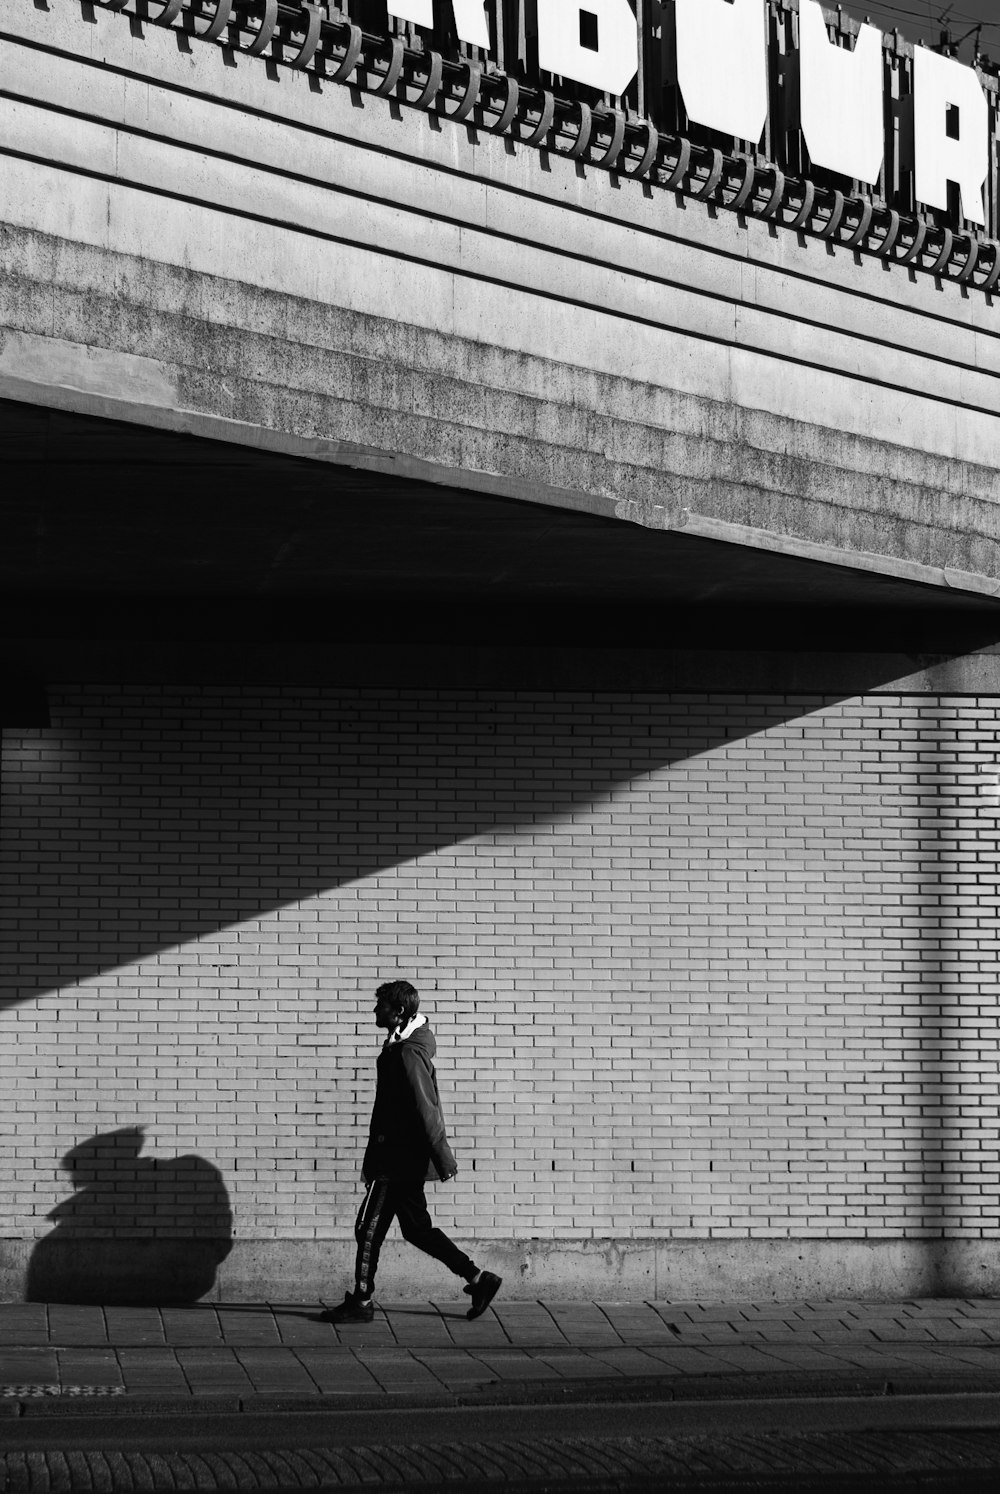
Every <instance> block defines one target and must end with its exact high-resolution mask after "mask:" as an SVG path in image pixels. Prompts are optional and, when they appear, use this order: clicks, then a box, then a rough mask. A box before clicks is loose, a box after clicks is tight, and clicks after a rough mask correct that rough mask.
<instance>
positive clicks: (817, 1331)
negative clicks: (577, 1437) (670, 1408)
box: [0, 1298, 1000, 1402]
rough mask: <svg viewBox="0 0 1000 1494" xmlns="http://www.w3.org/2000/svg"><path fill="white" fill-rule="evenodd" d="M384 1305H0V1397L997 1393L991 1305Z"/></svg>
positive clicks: (998, 1312)
mask: <svg viewBox="0 0 1000 1494" xmlns="http://www.w3.org/2000/svg"><path fill="white" fill-rule="evenodd" d="M466 1306H467V1303H465V1302H462V1303H458V1302H440V1303H432V1302H408V1303H387V1304H386V1305H385V1306H384V1307H383V1308H381V1309H380V1310H379V1312H378V1313H377V1315H376V1319H375V1321H374V1323H372V1324H371V1325H370V1326H367V1325H364V1326H350V1327H345V1328H340V1329H337V1328H334V1327H332V1326H331V1325H330V1324H327V1323H322V1322H319V1321H318V1313H319V1311H320V1308H319V1306H318V1305H315V1304H302V1303H293V1304H250V1303H223V1304H214V1305H209V1304H199V1305H197V1306H194V1307H189V1308H164V1309H157V1308H148V1307H147V1308H124V1307H109V1308H103V1309H102V1308H100V1307H67V1306H59V1305H53V1306H49V1307H46V1306H45V1305H42V1304H10V1305H0V1393H2V1395H3V1396H4V1397H6V1398H7V1400H8V1401H11V1400H14V1401H18V1400H24V1399H30V1398H32V1397H39V1396H46V1395H51V1396H56V1395H66V1396H74V1397H86V1396H94V1397H97V1396H108V1395H124V1396H136V1397H147V1398H149V1397H154V1398H158V1399H167V1398H171V1397H177V1396H181V1397H199V1398H202V1397H224V1398H227V1399H228V1400H229V1401H230V1402H232V1401H234V1400H236V1401H245V1400H246V1399H247V1398H248V1397H256V1396H266V1397H280V1398H282V1399H283V1400H295V1399H302V1398H314V1397H317V1396H324V1397H331V1398H337V1399H338V1400H339V1401H341V1402H346V1400H347V1399H349V1398H351V1397H354V1398H357V1397H366V1398H369V1399H370V1398H372V1397H374V1398H379V1397H392V1398H399V1397H400V1396H404V1395H405V1396H408V1397H411V1398H413V1397H418V1398H419V1397H426V1398H430V1399H434V1398H438V1399H442V1398H445V1399H446V1398H447V1397H449V1396H452V1397H459V1398H461V1397H466V1396H468V1395H469V1394H474V1395H483V1394H488V1393H489V1392H491V1391H493V1392H496V1393H497V1394H503V1393H504V1392H505V1391H510V1390H511V1387H519V1389H520V1392H522V1393H523V1392H524V1391H525V1389H526V1388H527V1389H528V1390H529V1391H530V1390H531V1389H532V1388H537V1391H538V1394H539V1397H540V1398H544V1397H545V1396H547V1395H551V1394H552V1391H553V1387H556V1388H557V1389H558V1388H559V1387H562V1388H563V1389H564V1390H569V1389H570V1387H571V1385H572V1382H581V1383H583V1382H586V1383H588V1384H590V1385H593V1384H594V1382H595V1381H601V1382H604V1384H605V1385H606V1386H608V1387H611V1389H612V1392H613V1388H614V1387H615V1386H616V1385H617V1386H618V1387H619V1389H620V1390H621V1392H622V1393H623V1394H624V1393H627V1387H629V1386H635V1385H636V1384H637V1383H638V1382H642V1383H643V1384H647V1383H648V1382H654V1381H660V1382H662V1385H663V1387H664V1390H665V1393H667V1394H677V1393H678V1391H679V1389H681V1387H689V1388H691V1390H692V1392H693V1393H697V1389H698V1385H699V1382H702V1383H704V1382H706V1381H707V1379H708V1378H709V1377H712V1378H714V1379H718V1378H719V1377H723V1378H725V1379H726V1380H727V1381H729V1382H730V1387H731V1388H730V1392H729V1393H738V1392H734V1390H733V1389H732V1386H733V1383H734V1382H736V1383H738V1384H739V1385H743V1386H745V1389H746V1393H747V1394H752V1393H754V1392H755V1390H756V1391H758V1392H759V1388H760V1387H761V1386H762V1385H764V1384H765V1382H766V1380H767V1377H770V1378H771V1380H775V1379H776V1378H777V1377H783V1378H784V1381H786V1382H788V1381H791V1380H797V1381H800V1382H801V1383H802V1385H803V1386H806V1385H807V1384H808V1383H814V1382H816V1380H817V1378H819V1379H822V1380H823V1381H824V1382H831V1381H844V1382H855V1381H857V1380H858V1377H867V1378H868V1379H870V1378H871V1377H872V1376H885V1377H886V1379H889V1380H895V1379H898V1378H900V1377H902V1378H903V1379H905V1380H906V1382H907V1385H908V1386H912V1387H913V1388H916V1382H917V1381H918V1380H921V1379H923V1380H926V1381H928V1382H940V1381H941V1380H942V1379H947V1378H950V1377H953V1378H954V1379H956V1380H967V1381H969V1382H970V1383H971V1381H972V1380H977V1381H978V1382H979V1383H980V1384H987V1385H990V1386H991V1388H992V1386H993V1385H994V1384H995V1386H996V1388H997V1389H1000V1302H995V1301H982V1300H976V1301H973V1300H952V1299H947V1300H933V1301H913V1302H897V1303H888V1304H887V1303H864V1302H793V1303H786V1304H775V1303H759V1304H758V1303H752V1302H746V1303H743V1302H741V1303H699V1302H645V1303H643V1302H626V1303H614V1302H608V1303H601V1302H505V1301H504V1300H503V1299H502V1298H500V1299H498V1300H497V1303H496V1305H495V1310H491V1311H490V1312H488V1313H487V1314H486V1315H484V1316H483V1317H482V1318H480V1319H479V1320H477V1321H476V1322H473V1323H470V1322H468V1321H467V1320H466V1318H465V1309H466Z"/></svg>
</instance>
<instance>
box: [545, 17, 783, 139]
mask: <svg viewBox="0 0 1000 1494" xmlns="http://www.w3.org/2000/svg"><path fill="white" fill-rule="evenodd" d="M539 3H541V0H539ZM676 17H677V77H678V81H679V83H680V89H681V94H682V96H683V98H684V107H685V109H686V110H687V112H688V118H689V119H692V120H694V121H695V122H696V123H697V124H701V125H707V126H708V127H709V128H710V129H713V130H721V131H722V133H723V134H725V135H735V136H736V138H737V139H739V140H750V141H752V142H753V143H754V144H755V145H756V144H757V143H758V142H759V140H760V137H761V135H762V133H763V130H764V125H765V123H766V122H767V14H766V8H765V0H676Z"/></svg>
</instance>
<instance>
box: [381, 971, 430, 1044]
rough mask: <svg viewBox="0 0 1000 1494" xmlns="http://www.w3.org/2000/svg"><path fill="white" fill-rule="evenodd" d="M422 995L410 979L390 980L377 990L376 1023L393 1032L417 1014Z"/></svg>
mask: <svg viewBox="0 0 1000 1494" xmlns="http://www.w3.org/2000/svg"><path fill="white" fill-rule="evenodd" d="M419 1006H420V997H419V996H418V995H417V993H416V990H415V988H414V987H413V986H411V985H410V982H409V981H408V980H389V981H386V983H385V985H383V986H379V988H378V990H377V991H376V992H375V1025H376V1027H387V1028H388V1029H389V1031H390V1032H392V1031H393V1030H394V1029H395V1028H397V1027H405V1025H406V1023H407V1022H409V1021H410V1020H411V1018H413V1017H415V1016H416V1015H417V1010H418V1008H419Z"/></svg>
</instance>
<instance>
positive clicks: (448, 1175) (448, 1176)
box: [441, 1167, 458, 1183]
mask: <svg viewBox="0 0 1000 1494" xmlns="http://www.w3.org/2000/svg"><path fill="white" fill-rule="evenodd" d="M457 1176H458V1168H457V1167H453V1168H452V1170H451V1172H443V1173H442V1174H441V1181H442V1183H450V1182H451V1180H452V1178H455V1177H457Z"/></svg>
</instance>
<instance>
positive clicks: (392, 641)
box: [0, 0, 1000, 1300]
mask: <svg viewBox="0 0 1000 1494" xmlns="http://www.w3.org/2000/svg"><path fill="white" fill-rule="evenodd" d="M8 9H9V12H10V14H9V15H8V16H7V17H6V18H5V21H4V27H5V29H4V31H3V34H2V35H0V126H2V128H0V261H2V267H3V275H2V278H0V454H2V459H3V488H2V500H0V501H2V511H3V527H4V544H3V548H2V551H0V586H2V589H3V596H4V614H5V622H4V628H3V636H2V639H0V721H2V722H3V724H4V725H5V727H6V728H7V730H6V731H5V744H4V745H5V758H4V781H3V788H4V814H5V821H4V823H5V834H4V838H3V843H2V846H0V851H2V854H3V856H4V867H3V877H4V887H5V891H6V892H7V894H8V899H9V900H8V908H9V910H10V916H9V918H8V922H7V927H6V929H5V932H4V948H3V966H2V969H0V994H2V1006H3V1010H2V1011H0V1021H2V1022H3V1023H4V1024H6V1025H5V1028H4V1032H5V1038H4V1044H3V1045H2V1052H3V1055H4V1058H3V1061H4V1062H6V1063H8V1065H9V1074H8V1082H7V1085H6V1089H5V1093H6V1094H7V1095H8V1097H9V1098H10V1105H11V1124H12V1125H13V1126H15V1127H16V1128H17V1129H16V1132H15V1134H16V1135H17V1136H18V1138H19V1144H18V1146H17V1147H12V1148H10V1149H9V1154H8V1157H7V1162H6V1164H5V1165H6V1172H5V1174H4V1175H3V1177H0V1200H2V1202H3V1207H4V1210H5V1218H6V1219H7V1220H8V1226H7V1228H8V1231H9V1234H10V1238H8V1239H7V1240H5V1241H0V1290H2V1291H3V1292H4V1293H5V1294H6V1295H10V1296H16V1295H18V1294H19V1293H21V1292H24V1291H26V1290H31V1291H33V1292H37V1293H38V1294H39V1295H45V1294H46V1293H47V1294H49V1295H50V1297H51V1298H52V1299H53V1300H83V1299H84V1298H85V1297H86V1296H87V1294H88V1293H90V1294H92V1295H93V1294H95V1293H96V1294H98V1295H104V1296H105V1297H106V1296H107V1293H108V1292H109V1291H110V1292H111V1293H112V1295H113V1293H114V1291H115V1290H119V1291H120V1293H122V1294H123V1295H122V1297H121V1300H148V1299H149V1298H150V1296H151V1295H155V1294H156V1292H157V1291H160V1292H162V1291H163V1290H165V1289H166V1288H165V1287H164V1282H165V1281H166V1280H167V1279H168V1277H169V1279H170V1281H171V1282H172V1285H171V1286H170V1288H169V1289H170V1290H175V1291H176V1292H178V1293H179V1294H180V1296H181V1297H183V1295H184V1292H185V1291H188V1294H189V1295H192V1294H193V1295H205V1294H210V1293H214V1294H217V1295H218V1294H222V1295H226V1296H230V1297H240V1296H244V1297H246V1296H259V1295H265V1296H269V1297H271V1298H275V1299H276V1298H278V1297H281V1296H284V1297H289V1296H292V1295H296V1294H300V1295H301V1294H308V1293H320V1292H327V1294H329V1285H330V1282H331V1273H333V1272H334V1271H336V1272H337V1273H340V1272H347V1271H348V1270H349V1265H350V1256H351V1252H352V1249H353V1246H352V1237H351V1222H352V1219H353V1212H354V1208H355V1207H356V1203H357V1196H356V1182H357V1179H356V1161H357V1156H358V1153H359V1148H360V1147H361V1146H362V1145H363V1140H364V1128H365V1122H366V1119H367V1111H368V1105H369V1102H370V1067H371V1064H370V1059H371V1052H370V1049H371V1041H370V1033H368V1032H367V1029H366V1021H367V1018H366V1013H367V1009H368V998H369V992H370V989H372V988H373V987H374V984H375V983H377V981H378V980H379V979H384V978H385V977H386V976H387V975H391V974H393V973H394V972H397V971H398V972H399V973H400V974H409V975H414V976H415V978H416V980H417V982H418V984H419V985H420V987H421V990H423V991H429V992H433V993H434V995H433V996H432V998H431V1000H432V1002H433V1004H434V1023H435V1027H436V1030H437V1031H438V1035H439V1037H440V1038H441V1040H442V1051H443V1053H444V1054H445V1055H451V1057H446V1058H445V1060H444V1061H445V1064H446V1065H448V1068H447V1088H448V1093H449V1096H450V1100H449V1103H450V1105H451V1112H450V1114H451V1116H452V1119H453V1123H454V1130H455V1134H456V1135H457V1136H459V1137H460V1138H462V1143H463V1149H462V1151H461V1153H460V1155H461V1156H462V1162H463V1166H462V1172H461V1174H460V1181H459V1183H458V1184H457V1186H456V1188H455V1189H454V1190H452V1192H451V1193H450V1194H449V1195H447V1196H446V1195H445V1194H444V1193H441V1194H439V1195H438V1207H439V1213H438V1215H437V1216H436V1217H438V1219H439V1221H440V1222H441V1223H442V1224H443V1226H444V1227H446V1228H447V1229H448V1230H449V1232H453V1233H454V1234H455V1235H456V1236H457V1237H458V1238H460V1239H465V1240H472V1239H475V1240H477V1242H478V1245H477V1248H480V1247H481V1253H482V1256H483V1260H484V1262H485V1261H487V1260H489V1261H492V1262H493V1263H494V1264H497V1265H500V1266H502V1268H503V1269H504V1271H505V1273H506V1274H507V1275H508V1278H509V1279H508V1289H509V1290H510V1291H511V1292H512V1294H518V1295H528V1296H531V1295H536V1294H537V1293H538V1292H540V1291H542V1290H544V1291H545V1292H546V1293H548V1294H549V1295H560V1294H562V1293H565V1294H572V1293H573V1292H575V1291H585V1292H588V1293H601V1292H605V1293H608V1294H612V1293H613V1294H617V1295H632V1294H634V1295H650V1294H658V1295H664V1294H666V1295H674V1296H678V1295H684V1296H691V1295H697V1294H698V1293H701V1292H705V1293H707V1294H711V1295H718V1294H719V1293H720V1292H725V1293H727V1294H738V1293H739V1292H740V1291H746V1292H748V1293H749V1292H754V1293H759V1292H765V1293H770V1294H773V1295H776V1296H778V1295H785V1296H788V1295H794V1294H796V1293H802V1294H810V1295H816V1294H822V1293H823V1292H824V1291H825V1292H827V1293H829V1294H831V1295H832V1294H835V1293H836V1294H843V1295H847V1294H849V1293H851V1292H864V1293H867V1294H869V1295H879V1296H891V1295H896V1294H899V1293H909V1294H914V1293H920V1292H933V1291H940V1292H946V1291H960V1292H963V1293H966V1294H969V1293H982V1292H984V1291H991V1290H1000V1246H998V1241H1000V1220H998V1218H997V1205H996V1199H997V1186H996V1145H997V1140H998V1136H997V1110H996V1097H995V1082H994V1076H995V1066H996V1060H997V1038H996V1034H997V1025H996V996H995V975H996V969H997V965H996V961H997V959H998V958H1000V929H998V926H997V919H998V916H1000V913H998V910H1000V849H998V848H1000V840H998V837H997V835H996V833H995V829H996V813H995V812H996V809H997V803H996V802H995V799H996V796H995V795H994V797H993V798H987V799H984V798H983V796H982V781H983V775H984V774H985V775H986V779H987V787H989V782H990V781H993V782H994V787H995V772H996V749H995V743H996V736H997V731H998V729H1000V580H998V578H1000V521H998V515H1000V507H998V502H997V500H998V498H1000V487H998V480H997V475H996V465H995V457H996V450H997V436H998V430H1000V424H998V419H997V413H996V411H997V400H996V388H997V376H998V373H1000V339H998V334H997V331H996V328H995V317H996V310H995V307H994V305H993V304H992V302H991V301H990V299H988V298H987V297H984V296H982V295H980V294H979V293H977V292H974V291H970V290H969V289H967V288H964V289H963V288H962V287H961V286H959V285H957V284H953V283H945V282H937V281H935V280H934V279H933V277H930V276H927V275H918V274H917V273H915V272H912V271H908V270H907V269H906V268H905V267H903V266H900V265H893V266H886V265H885V264H882V263H879V262H876V261H874V260H873V259H871V258H870V257H868V258H866V257H863V256H860V255H856V254H853V253H851V252H849V251H846V250H842V249H837V250H834V249H833V248H832V247H831V246H829V245H827V244H825V243H822V242H820V241H818V240H816V239H815V238H813V239H807V238H805V237H802V236H799V235H797V234H795V233H793V232H791V231H790V230H788V229H787V228H784V227H782V226H778V225H774V224H766V223H763V222H761V221H755V220H754V219H753V218H748V219H745V218H743V217H741V216H739V215H737V214H733V213H727V212H726V211H724V210H722V209H720V208H719V207H717V206H714V205H712V204H708V203H704V202H698V201H695V200H693V199H692V198H690V197H683V196H678V195H676V194H674V193H668V192H665V191H663V190H661V189H660V188H658V187H655V186H652V187H651V186H649V185H648V184H644V183H641V182H638V181H634V180H629V179H627V178H626V177H624V176H616V175H612V174H610V173H606V172H602V171H600V170H597V169H594V168H591V167H588V166H583V165H581V164H579V163H576V162H574V161H570V160H567V159H565V158H563V157H560V156H559V155H558V154H557V153H556V152H553V151H536V150H533V149H528V148H527V147H526V146H524V145H523V144H522V143H520V142H516V141H514V140H511V139H509V138H506V139H504V138H499V137H497V136H496V135H494V134H491V133H490V131H489V130H488V129H486V128H482V127H480V126H472V125H466V124H461V125H459V124H455V123H453V122H449V121H448V120H447V119H441V118H438V117H436V116H433V115H430V114H426V113H424V112H421V111H417V110H415V109H413V108H412V107H410V105H409V103H408V102H407V100H406V98H405V97H403V96H402V95H401V96H400V97H399V98H396V99H393V100H387V99H381V98H376V97H374V96H373V95H372V94H371V93H370V92H367V91H365V90H364V89H363V88H360V87H356V88H348V87H346V86H339V85H336V86H335V85H331V84H329V83H327V82H325V81H323V80H321V79H318V78H316V77H314V76H311V75H305V74H297V73H294V72H292V71H291V70H290V69H288V68H287V67H283V66H280V65H278V64H277V63H274V62H264V61H263V60H261V59H255V58H251V57H248V56H247V55H246V54H245V53H244V52H240V51H234V50H232V49H230V48H222V47H216V46H214V45H208V44H204V43H201V42H199V41H198V40H197V39H195V38H192V37H190V36H187V35H184V34H180V33H179V32H177V31H171V30H168V29H164V28H158V27H156V26H153V25H148V24H145V23H143V22H140V21H139V20H137V19H136V18H135V17H130V16H126V15H123V14H112V13H108V12H105V11H102V10H100V9H95V8H94V7H93V6H90V5H86V4H84V5H82V6H81V5H77V4H75V3H70V0H49V3H48V5H47V6H46V7H44V8H43V7H41V6H37V7H36V6H32V5H30V4H28V3H24V4H20V3H19V4H18V5H17V6H16V7H14V6H11V7H8ZM990 775H993V778H992V780H991V779H990ZM359 1014H360V1015H359ZM873 1053H874V1054H875V1055H876V1058H877V1061H873V1059H872V1055H873ZM144 1134H145V1135H146V1138H147V1141H148V1151H149V1153H150V1154H151V1155H152V1156H154V1157H157V1158H160V1159H164V1158H165V1159H167V1162H168V1163H169V1166H167V1165H166V1164H165V1165H164V1166H163V1168H162V1169H161V1174H160V1176H161V1177H163V1176H170V1177H173V1178H175V1179H176V1178H177V1177H178V1176H180V1175H187V1174H190V1186H189V1187H188V1189H187V1191H186V1192H185V1191H184V1190H183V1189H179V1188H178V1187H174V1186H173V1185H172V1191H171V1190H168V1189H166V1188H165V1186H164V1187H161V1188H160V1190H159V1191H157V1187H156V1168H155V1166H153V1165H152V1163H150V1162H148V1161H147V1158H146V1157H139V1156H138V1152H139V1151H141V1149H142V1145H143V1136H144ZM87 1138H89V1139H87ZM473 1157H474V1158H475V1162H474V1163H473V1162H472V1161H471V1159H472V1158H473ZM60 1158H63V1159H64V1162H65V1166H66V1168H67V1169H69V1175H70V1182H71V1183H72V1191H71V1193H70V1196H69V1197H68V1198H65V1199H63V1200H62V1201H61V1202H59V1201H57V1200H58V1197H59V1193H60V1191H65V1190H66V1187H68V1186H69V1185H68V1184H67V1183H66V1182H65V1179H64V1178H62V1175H61V1174H60V1172H59V1160H60ZM66 1158H69V1159H70V1160H69V1161H65V1159H66ZM81 1158H82V1159H83V1160H81ZM208 1158H211V1161H210V1162H209V1160H208ZM88 1159H89V1161H88ZM95 1159H96V1161H95ZM467 1159H468V1160H467ZM88 1166H89V1167H90V1169H91V1171H90V1173H88V1172H87V1167H88ZM8 1174H9V1175H8ZM116 1179H117V1181H116ZM199 1189H201V1190H202V1191H201V1192H199ZM206 1220H207V1221H208V1222H207V1223H206ZM50 1221H51V1222H52V1228H51V1232H49V1233H47V1231H49V1222H50ZM234 1221H235V1224H234ZM213 1231H214V1232H215V1234H216V1235H217V1236H224V1237H225V1238H224V1241H223V1243H222V1245H221V1248H220V1249H219V1251H218V1253H217V1254H215V1253H213V1250H214V1247H213V1249H209V1250H208V1254H207V1255H206V1248H207V1246H206V1240H205V1239H204V1238H203V1236H204V1235H205V1234H206V1232H207V1233H208V1234H209V1235H212V1233H213ZM234 1231H235V1239H233V1238H231V1235H232V1234H233V1232H234ZM95 1237H96V1240H95ZM185 1240H186V1241H187V1243H188V1244H189V1245H191V1246H192V1250H193V1254H192V1255H190V1256H188V1257H185V1255H184V1244H185ZM136 1241H140V1242H141V1244H136V1243H135V1242H136ZM177 1241H180V1242H181V1243H180V1245H178V1244H177V1243H176V1242H177ZM211 1243H212V1242H211V1241H209V1242H208V1244H211ZM195 1246H197V1249H194V1247H195ZM230 1247H232V1248H230ZM157 1252H159V1253H157ZM490 1252H492V1254H490ZM209 1256H210V1257H211V1260H210V1262H209V1264H208V1265H207V1266H206V1261H208V1258H209ZM412 1256H413V1253H412V1252H410V1258H409V1259H407V1258H406V1255H405V1252H404V1254H402V1255H400V1254H395V1253H394V1254H393V1255H392V1257H391V1264H390V1274H389V1275H388V1276H387V1278H386V1279H387V1280H390V1281H391V1283H392V1285H393V1287H394V1289H395V1290H396V1291H397V1292H403V1291H404V1290H405V1291H407V1292H409V1291H419V1292H421V1293H424V1292H426V1293H427V1294H434V1295H440V1294H441V1286H440V1272H439V1270H438V1267H437V1266H436V1265H433V1266H432V1265H427V1266H425V1265H424V1263H419V1264H415V1263H414V1260H413V1258H412ZM144 1272H145V1273H146V1274H145V1275H144V1274H143V1273H144ZM435 1272H437V1273H438V1274H437V1275H435ZM129 1273H132V1274H131V1275H130V1274H129ZM170 1273H173V1275H172V1276H171V1275H170ZM112 1278H114V1280H112ZM115 1281H117V1282H118V1286H117V1287H116V1286H115ZM192 1282H197V1284H198V1285H197V1290H195V1288H194V1287H193V1286H192V1285H191V1283H192ZM122 1283H124V1285H123V1284H122ZM340 1285H341V1283H340V1281H339V1280H338V1281H337V1286H338V1288H339V1286H340ZM334 1295H336V1293H334Z"/></svg>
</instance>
